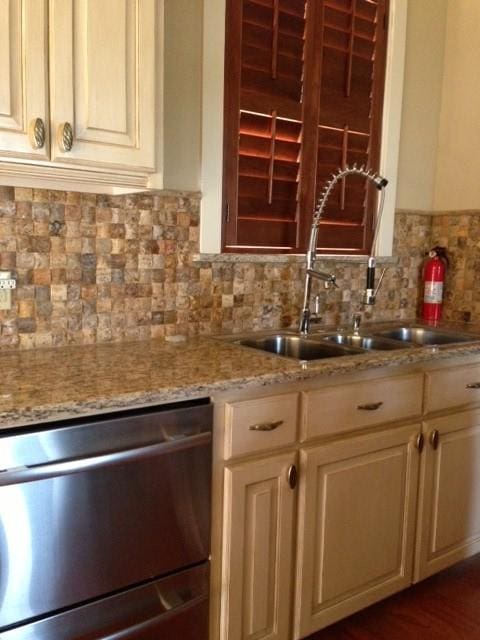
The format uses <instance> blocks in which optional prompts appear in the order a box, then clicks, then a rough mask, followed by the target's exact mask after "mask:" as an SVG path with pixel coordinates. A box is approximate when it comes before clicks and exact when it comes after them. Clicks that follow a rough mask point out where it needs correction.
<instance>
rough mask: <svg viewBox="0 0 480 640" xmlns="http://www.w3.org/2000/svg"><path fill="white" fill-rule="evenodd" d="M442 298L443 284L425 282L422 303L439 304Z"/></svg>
mask: <svg viewBox="0 0 480 640" xmlns="http://www.w3.org/2000/svg"><path fill="white" fill-rule="evenodd" d="M442 296H443V282H435V281H433V280H430V281H427V282H425V293H424V296H423V301H424V302H426V303H427V304H440V302H442Z"/></svg>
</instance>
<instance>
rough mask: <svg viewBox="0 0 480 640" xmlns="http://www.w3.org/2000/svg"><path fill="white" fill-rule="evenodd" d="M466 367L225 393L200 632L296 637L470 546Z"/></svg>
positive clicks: (479, 466) (478, 482) (471, 421)
mask: <svg viewBox="0 0 480 640" xmlns="http://www.w3.org/2000/svg"><path fill="white" fill-rule="evenodd" d="M478 371H480V365H478V364H477V363H474V366H473V365H471V364H470V365H468V366H463V365H462V366H459V367H456V368H454V369H452V370H449V369H448V368H446V367H444V368H441V369H438V370H432V371H429V372H428V374H426V375H427V386H426V387H425V397H424V396H423V389H424V387H423V381H422V380H423V379H422V375H421V374H419V373H418V372H414V373H413V374H408V375H400V376H397V377H393V376H389V377H388V378H379V379H378V380H375V384H372V381H371V380H370V379H368V380H363V379H360V380H359V381H353V382H351V383H347V384H339V385H323V386H321V387H319V388H315V389H313V390H312V389H306V390H305V391H304V392H302V394H297V390H293V391H292V392H291V391H290V390H288V393H284V394H280V393H278V392H277V393H276V394H275V395H272V396H270V397H265V398H255V399H248V398H247V399H245V400H237V401H235V402H230V403H227V404H226V411H225V416H226V418H225V424H222V425H220V427H221V428H223V427H225V429H224V431H223V432H224V433H225V439H224V444H223V445H222V444H221V443H222V441H219V442H220V445H219V446H223V447H224V449H223V451H222V452H221V453H220V454H219V458H221V461H222V469H221V473H223V483H222V491H223V493H220V492H219V495H221V496H222V497H223V520H222V521H221V523H220V521H219V526H220V525H221V529H222V530H221V539H222V552H221V554H220V553H219V554H218V556H220V555H221V561H220V562H219V563H218V564H219V566H218V570H217V572H216V582H215V590H214V591H212V593H213V594H214V596H215V598H216V600H215V607H216V608H215V611H214V618H215V623H214V627H215V629H214V633H213V640H299V639H300V638H306V637H307V636H309V635H310V634H312V633H314V632H315V631H318V630H319V629H322V628H324V627H326V626H328V625H330V624H332V623H333V622H336V621H337V620H340V619H341V618H344V617H346V616H348V615H350V614H352V613H354V612H356V611H358V610H360V609H362V608H364V607H367V606H369V605H371V604H373V603H374V602H377V601H379V600H381V599H382V598H385V597H387V596H389V595H391V594H393V593H395V592H397V591H400V590H401V589H404V588H406V587H408V586H409V585H411V584H412V582H416V581H419V580H422V579H423V578H426V577H428V576H430V575H432V574H434V573H436V572H438V571H440V570H442V569H444V568H446V567H448V566H450V565H452V564H455V563H456V562H458V561H460V560H463V559H464V558H467V557H469V556H472V555H473V554H475V553H478V552H480V408H478V403H480V398H478V401H477V400H472V399H471V398H472V395H471V394H472V393H476V390H478V389H480V383H479V382H477V380H478V375H477V374H478ZM448 385H450V386H448ZM444 394H445V398H446V399H445V398H444ZM297 396H298V399H299V404H298V409H299V411H298V412H297ZM379 398H380V399H379ZM474 398H476V396H474ZM423 400H424V402H423ZM467 409H468V410H467ZM422 410H423V414H422ZM447 412H448V413H447ZM422 416H423V417H422ZM383 420H385V423H383V422H382V421H383ZM392 425H393V426H392ZM395 425H396V426H395ZM360 429H362V432H361V433H358V430H360ZM356 430H357V431H356ZM321 438H322V439H321ZM334 438H335V439H334ZM297 458H298V466H299V469H298V486H297V487H295V486H294V485H295V482H293V481H292V480H293V479H294V478H293V477H292V469H293V467H294V465H296V464H297V462H296V460H297ZM236 460H238V462H236ZM219 475H220V474H219ZM294 475H295V474H294ZM218 547H219V548H218V551H219V552H220V544H219V545H218ZM214 555H215V554H214ZM220 574H221V580H220ZM218 582H221V585H218V584H217V583H218ZM219 609H220V610H221V613H220V615H219V613H218V611H219Z"/></svg>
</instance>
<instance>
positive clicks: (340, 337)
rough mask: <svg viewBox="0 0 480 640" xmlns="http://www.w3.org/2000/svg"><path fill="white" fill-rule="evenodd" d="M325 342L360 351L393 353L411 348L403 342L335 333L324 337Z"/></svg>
mask: <svg viewBox="0 0 480 640" xmlns="http://www.w3.org/2000/svg"><path fill="white" fill-rule="evenodd" d="M322 339H323V340H329V341H331V342H334V343H335V344H339V345H346V346H349V347H357V348H359V349H366V350H371V349H373V350H375V351H392V350H394V349H405V348H409V347H410V348H411V347H412V346H413V345H411V344H403V342H399V341H394V340H388V339H385V338H377V337H375V336H357V335H354V334H346V333H335V334H333V335H328V336H322Z"/></svg>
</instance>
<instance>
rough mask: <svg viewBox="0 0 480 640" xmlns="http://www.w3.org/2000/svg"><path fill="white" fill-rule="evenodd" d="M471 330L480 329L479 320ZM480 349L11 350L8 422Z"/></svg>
mask: <svg viewBox="0 0 480 640" xmlns="http://www.w3.org/2000/svg"><path fill="white" fill-rule="evenodd" d="M396 324H397V325H398V322H397V323H396ZM449 328H456V329H459V328H460V327H458V326H456V327H451V326H450V327H449ZM461 330H462V331H464V332H465V331H466V330H467V329H466V327H465V326H462V327H461ZM468 330H470V331H472V332H476V333H479V334H480V327H478V326H475V327H470V326H469V327H468ZM474 354H480V341H479V342H477V343H473V344H472V343H463V344H462V343H460V344H455V345H451V346H448V347H440V348H435V347H418V348H411V349H398V350H395V351H375V352H373V351H372V352H367V353H364V354H359V355H352V356H343V357H340V358H328V359H325V360H317V361H310V362H308V363H301V362H298V361H296V360H291V359H287V358H281V357H278V356H274V355H269V354H266V353H264V352H262V351H258V350H255V349H249V348H246V347H241V346H238V345H236V344H233V343H231V342H228V341H223V340H219V339H215V338H210V337H204V338H200V337H199V338H193V339H190V340H187V341H185V342H178V343H165V342H164V341H162V340H151V341H144V342H127V343H119V344H100V345H92V346H72V347H64V348H63V347H62V348H55V349H38V350H32V351H15V352H13V351H12V352H4V353H3V354H0V370H1V382H2V385H1V389H0V429H8V428H11V427H21V426H24V425H28V424H31V423H37V422H46V421H50V420H58V419H62V418H67V417H75V416H80V415H92V414H95V413H102V412H107V411H115V410H121V409H126V408H134V407H141V406H148V405H154V404H162V403H168V402H176V401H180V400H186V399H192V398H200V397H205V396H211V395H215V394H216V393H219V392H223V391H228V390H240V389H249V388H252V389H253V388H257V389H258V387H259V386H265V385H270V384H273V383H282V382H289V381H296V380H306V379H311V378H313V377H316V376H319V375H323V376H331V375H337V374H342V373H348V372H353V371H361V370H367V369H372V368H378V367H387V366H388V367H393V366H396V365H401V364H408V363H416V362H425V361H430V360H433V359H445V358H451V357H452V356H464V355H474Z"/></svg>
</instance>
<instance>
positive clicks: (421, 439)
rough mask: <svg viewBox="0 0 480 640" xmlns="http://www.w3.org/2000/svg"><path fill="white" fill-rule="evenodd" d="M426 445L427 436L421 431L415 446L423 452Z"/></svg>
mask: <svg viewBox="0 0 480 640" xmlns="http://www.w3.org/2000/svg"><path fill="white" fill-rule="evenodd" d="M424 445H425V437H424V435H423V433H419V434H418V436H417V438H416V441H415V446H416V447H417V449H418V452H419V453H422V451H423V447H424Z"/></svg>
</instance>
